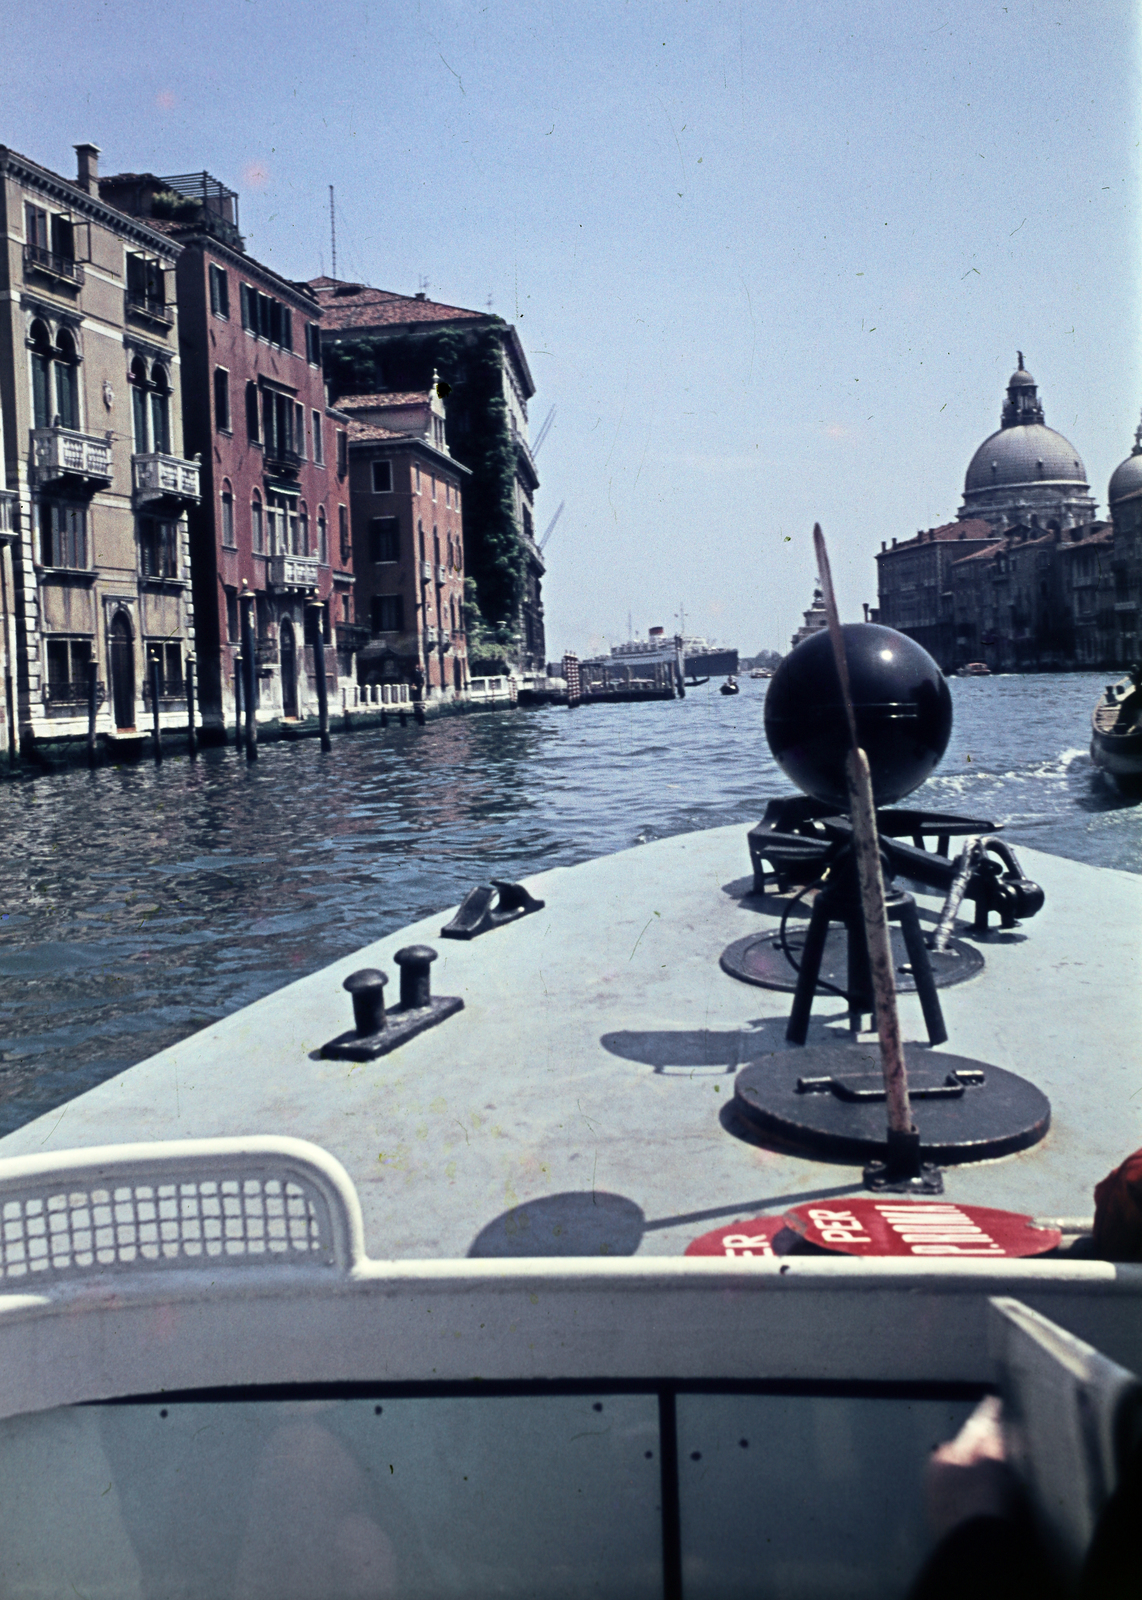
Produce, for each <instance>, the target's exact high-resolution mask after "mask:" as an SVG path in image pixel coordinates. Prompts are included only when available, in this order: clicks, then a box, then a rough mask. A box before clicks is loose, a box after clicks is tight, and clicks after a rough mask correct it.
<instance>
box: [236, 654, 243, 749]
mask: <svg viewBox="0 0 1142 1600" xmlns="http://www.w3.org/2000/svg"><path fill="white" fill-rule="evenodd" d="M245 670H246V664H245V662H244V661H243V660H242V652H241V651H240V650H239V651H238V654H237V655H236V656H235V657H234V748H235V750H239V751H240V750H241V748H242V674H243V672H245Z"/></svg>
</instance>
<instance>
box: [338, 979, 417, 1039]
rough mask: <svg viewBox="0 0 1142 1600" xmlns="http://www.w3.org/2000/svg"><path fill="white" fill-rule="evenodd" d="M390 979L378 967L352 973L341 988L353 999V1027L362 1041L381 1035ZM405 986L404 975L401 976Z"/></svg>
mask: <svg viewBox="0 0 1142 1600" xmlns="http://www.w3.org/2000/svg"><path fill="white" fill-rule="evenodd" d="M388 981H389V980H388V979H387V978H386V977H385V975H384V973H383V972H379V971H378V970H377V968H376V967H362V968H361V970H360V971H359V972H351V973H350V974H349V976H348V977H347V978H346V979H345V982H344V983H343V984H342V985H341V987H342V988H343V989H345V990H347V991H348V993H349V994H350V995H352V997H353V1026H354V1027H355V1028H356V1030H357V1033H358V1034H359V1035H360V1037H361V1038H362V1039H366V1038H368V1037H369V1035H370V1034H374V1033H380V1031H381V1029H382V1028H383V1027H384V1025H385V984H386V983H388ZM401 981H402V984H403V981H404V975H403V973H402V975H401Z"/></svg>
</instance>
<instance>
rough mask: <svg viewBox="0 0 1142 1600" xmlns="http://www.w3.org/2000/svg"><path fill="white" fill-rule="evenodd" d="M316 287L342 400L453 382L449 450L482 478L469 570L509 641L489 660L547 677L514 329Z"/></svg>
mask: <svg viewBox="0 0 1142 1600" xmlns="http://www.w3.org/2000/svg"><path fill="white" fill-rule="evenodd" d="M310 287H311V288H312V289H313V291H314V293H315V294H316V295H317V297H318V300H319V301H320V304H321V308H322V312H323V317H322V327H323V330H324V344H325V352H326V359H325V368H326V375H327V377H329V379H330V382H331V385H332V393H333V395H334V398H335V399H336V398H338V397H339V396H341V395H343V394H346V393H361V392H363V390H364V389H365V388H366V387H367V388H368V389H369V390H370V391H371V392H377V391H379V390H382V389H383V390H386V391H388V390H391V391H397V392H411V391H416V392H420V393H423V392H424V391H426V390H427V388H428V386H429V384H430V383H431V382H432V381H433V374H434V372H439V373H440V374H441V375H442V376H444V377H445V378H446V379H447V380H448V383H449V384H450V385H451V390H452V392H451V394H450V395H449V400H448V419H447V438H448V446H449V450H450V452H451V455H452V457H453V459H454V460H455V461H457V462H463V463H464V464H465V465H466V466H468V467H470V468H471V469H472V476H471V478H470V479H469V480H468V489H467V492H466V495H465V503H464V531H465V542H466V546H467V550H468V562H467V572H468V575H469V576H470V577H472V578H473V579H474V580H475V585H476V593H477V598H478V602H479V606H480V608H481V611H482V613H483V616H484V619H485V621H486V622H487V623H488V624H489V625H490V627H491V628H492V629H493V630H494V631H495V632H496V633H497V634H498V635H499V637H500V640H501V644H500V645H499V646H495V647H493V648H492V651H491V655H492V657H494V658H495V659H503V660H505V661H510V662H512V663H513V664H514V665H515V666H516V667H517V668H519V669H520V670H521V671H525V672H544V671H546V662H547V641H546V635H545V631H544V617H543V587H542V586H543V577H544V571H545V568H544V564H543V557H542V555H541V553H540V550H539V546H538V543H537V541H536V534H535V496H536V493H537V491H538V489H539V474H538V472H537V471H536V466H535V458H534V456H533V454H532V450H531V446H530V445H529V443H528V431H527V430H528V422H527V407H528V402H529V400H531V398H532V396H533V395H534V394H535V384H534V382H533V380H532V376H531V371H530V368H529V367H528V363H527V357H526V355H525V354H524V350H523V345H522V344H521V343H520V339H519V335H518V334H517V333H516V330H515V329H514V328H513V327H511V326H510V325H509V324H507V323H505V322H504V321H503V319H502V318H500V317H496V316H493V315H492V314H491V313H490V312H485V311H472V310H470V309H466V308H465V307H463V306H450V305H445V304H443V303H442V302H440V301H437V300H429V299H428V297H427V296H426V295H424V294H416V295H403V294H394V293H392V292H391V291H389V290H386V289H374V288H372V287H370V286H369V285H368V284H360V283H341V282H338V281H337V280H336V279H333V278H314V279H312V280H311V283H310ZM338 403H340V400H338ZM505 507H507V508H509V509H508V514H507V517H506V518H505V515H504V510H505ZM505 521H507V522H508V523H509V524H510V526H508V527H505V526H504V523H505ZM363 620H364V618H363V617H362V621H363Z"/></svg>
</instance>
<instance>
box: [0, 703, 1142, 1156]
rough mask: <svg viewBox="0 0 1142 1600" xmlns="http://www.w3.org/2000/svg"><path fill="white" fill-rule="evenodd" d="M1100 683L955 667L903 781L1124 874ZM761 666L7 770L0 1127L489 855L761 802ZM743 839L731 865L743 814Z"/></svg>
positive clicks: (712, 822)
mask: <svg viewBox="0 0 1142 1600" xmlns="http://www.w3.org/2000/svg"><path fill="white" fill-rule="evenodd" d="M1102 683H1103V678H1102V677H1101V676H1097V675H1093V674H1086V673H1083V674H1074V675H1068V676H1058V677H1054V676H1051V677H1046V676H1044V677H1025V678H1016V677H1008V678H992V679H964V680H956V681H954V682H953V684H952V693H953V696H954V699H955V706H956V724H955V730H954V732H953V736H952V742H951V745H950V746H949V749H948V753H947V755H946V756H945V758H944V762H943V764H942V766H941V768H940V769H939V771H938V772H937V774H936V775H935V776H934V777H933V778H932V779H931V780H930V781H929V782H928V784H926V785H925V787H924V789H923V790H921V791H918V793H917V796H916V797H915V799H916V803H919V804H926V805H928V806H930V807H931V808H933V809H938V810H958V811H965V812H968V813H970V814H972V815H976V816H979V817H982V818H986V819H989V820H992V821H995V822H1004V823H1006V824H1007V829H1006V831H1007V834H1008V836H1009V838H1010V839H1011V840H1012V842H1013V843H1015V844H1016V845H1017V844H1018V843H1019V841H1021V840H1022V841H1023V842H1025V843H1027V844H1029V845H1033V846H1035V847H1036V848H1038V849H1044V850H1053V851H1056V852H1058V853H1059V854H1062V855H1068V856H1073V857H1075V858H1077V859H1079V860H1082V861H1087V862H1090V863H1092V864H1094V865H1099V866H1113V867H1120V868H1125V869H1127V870H1129V871H1133V872H1142V808H1140V807H1139V806H1138V805H1137V804H1136V803H1127V802H1124V801H1123V800H1122V798H1121V797H1120V796H1118V795H1117V794H1116V792H1115V791H1114V790H1113V788H1112V787H1111V786H1110V785H1109V784H1108V783H1107V781H1106V780H1104V779H1103V778H1102V777H1101V776H1100V775H1099V774H1097V773H1096V772H1095V771H1094V770H1093V769H1092V767H1091V765H1090V761H1089V758H1088V756H1087V748H1086V747H1087V741H1088V736H1089V718H1090V710H1091V707H1092V705H1093V703H1094V701H1095V699H1096V698H1097V696H1098V692H1099V690H1100V688H1101V686H1102ZM765 687H766V686H765V684H764V682H758V683H753V682H749V681H748V680H747V681H745V682H744V683H743V689H742V693H741V694H740V695H739V696H738V697H737V698H736V699H729V698H723V697H722V696H720V695H719V694H717V693H716V692H712V691H714V690H715V688H716V686H715V685H710V686H709V687H708V688H706V689H701V690H697V691H691V693H690V694H689V695H688V696H687V698H686V700H684V701H681V702H679V701H672V702H666V703H662V704H654V705H649V706H613V707H607V708H591V709H588V710H581V711H578V712H575V713H570V714H569V713H568V712H567V711H565V710H563V709H554V708H553V709H549V710H543V711H516V712H493V713H482V714H479V715H472V716H467V717H453V718H448V719H444V720H441V721H440V722H437V723H435V724H431V725H429V726H428V727H427V728H417V727H415V726H414V727H410V728H407V729H399V728H390V729H387V730H385V731H384V732H379V731H378V732H362V733H355V734H349V735H346V736H340V737H336V738H335V739H334V742H333V750H332V753H331V754H329V755H322V753H321V751H320V750H319V749H318V747H317V744H316V741H312V740H307V741H305V742H304V743H298V744H292V745H291V744H278V745H266V746H263V747H262V749H261V753H260V759H259V760H258V762H257V763H256V764H255V765H254V766H252V767H250V766H247V764H246V762H245V761H244V760H240V759H238V757H237V756H236V754H235V752H234V751H233V750H214V751H208V752H206V753H205V754H204V755H203V756H202V757H200V759H199V760H198V762H197V763H191V762H189V761H187V760H185V759H182V760H168V761H167V762H166V763H165V764H164V765H163V766H162V767H161V768H158V769H155V768H154V767H153V766H149V765H140V766H137V767H123V768H119V769H104V770H100V771H98V772H95V773H87V772H82V771H79V772H72V773H67V774H63V775H60V776H53V777H44V778H37V779H35V780H34V781H28V782H23V783H15V784H9V785H6V786H4V787H3V789H2V790H0V815H2V816H3V824H4V836H5V847H6V848H5V860H6V870H5V873H4V890H3V894H4V901H3V906H2V908H0V914H2V916H3V920H2V921H0V1132H7V1131H9V1130H10V1129H12V1128H13V1127H16V1126H18V1125H19V1124H20V1123H21V1122H24V1121H27V1120H28V1119H29V1118H30V1117H32V1116H35V1115H38V1114H39V1113H40V1112H42V1111H45V1110H48V1109H49V1108H50V1107H52V1106H54V1105H58V1104H60V1103H61V1102H62V1101H64V1100H66V1099H69V1098H70V1097H71V1096H72V1095H74V1094H77V1093H78V1092H80V1090H82V1089H85V1088H88V1087H90V1086H91V1085H92V1084H94V1083H97V1082H99V1081H100V1080H101V1079H103V1078H106V1077H108V1076H110V1075H111V1074H112V1073H115V1072H118V1071H120V1070H121V1069H122V1068H124V1067H127V1066H130V1065H131V1064H132V1063H133V1062H135V1061H138V1060H141V1059H142V1058H143V1057H144V1056H148V1055H151V1054H153V1053H154V1052H155V1051H156V1050H159V1049H161V1048H163V1047H164V1046H165V1045H168V1044H171V1043H173V1042H174V1041H175V1040H176V1039H179V1038H181V1037H184V1036H185V1035H186V1034H188V1033H190V1032H193V1031H194V1030H195V1029H196V1028H199V1027H202V1026H203V1025H204V1024H205V1023H207V1022H211V1021H213V1020H214V1019H216V1018H217V1017H220V1016H223V1015H225V1014H226V1013H227V1012H230V1011H233V1010H235V1009H236V1008H237V1007H239V1006H242V1005H246V1004H247V1003H248V1002H249V1001H251V1000H254V999H256V998H257V997H258V996H259V995H262V994H265V993H267V992H268V991H269V990H271V989H275V988H277V987H279V986H280V985H281V984H283V983H287V982H289V981H290V980H291V979H293V978H295V977H300V976H301V975H302V974H304V973H306V972H311V971H313V970H314V969H315V968H317V967H320V966H323V965H324V964H325V963H327V962H329V961H332V960H334V959H335V958H337V957H339V956H341V955H344V954H347V953H348V952H349V951H351V950H353V949H354V948H356V947H357V946H358V945H361V944H364V943H366V942H368V941H370V940H372V939H376V938H378V937H379V936H380V935H381V934H383V933H385V932H388V931H391V930H392V929H394V928H399V927H402V926H403V925H405V924H406V923H409V922H412V921H414V920H416V919H417V918H419V917H421V916H425V915H427V914H429V913H430V912H432V911H434V910H437V909H439V908H440V907H442V906H446V905H451V904H454V903H455V902H456V901H457V900H459V899H460V898H461V896H462V895H463V894H464V893H465V892H466V891H467V890H468V889H469V888H471V886H472V885H473V884H474V883H477V882H480V881H483V880H484V879H485V878H486V877H488V876H489V875H491V874H495V875H496V876H497V877H501V876H503V877H517V876H518V877H523V876H526V875H527V874H529V873H533V872H538V871H541V870H543V869H544V868H546V867H552V866H564V865H569V864H572V863H574V862H576V861H583V860H586V859H587V858H588V857H591V856H598V855H603V854H606V853H608V852H610V851H613V850H621V849H625V848H627V847H628V846H630V845H634V844H637V843H639V842H640V841H645V840H647V839H653V838H659V837H662V836H663V835H666V834H672V833H679V832H684V831H687V830H689V829H694V828H709V827H716V826H719V825H720V824H722V823H732V822H740V823H742V824H743V825H748V824H751V823H753V822H755V821H757V819H758V817H759V816H760V815H761V812H762V810H763V808H764V802H765V800H766V799H767V798H769V796H771V795H773V794H778V793H784V792H787V791H788V788H789V785H788V784H787V783H786V782H785V781H784V780H783V779H782V778H781V775H780V774H779V773H778V772H777V770H776V768H775V766H774V764H773V761H772V759H771V758H770V756H769V752H768V749H767V747H766V744H765V739H764V735H763V733H762V708H763V704H764V694H765ZM969 758H970V759H969ZM742 855H743V871H744V870H745V868H746V858H745V844H744V838H743V844H742Z"/></svg>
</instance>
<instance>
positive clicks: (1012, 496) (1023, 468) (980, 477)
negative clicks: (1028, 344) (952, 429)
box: [959, 350, 1094, 522]
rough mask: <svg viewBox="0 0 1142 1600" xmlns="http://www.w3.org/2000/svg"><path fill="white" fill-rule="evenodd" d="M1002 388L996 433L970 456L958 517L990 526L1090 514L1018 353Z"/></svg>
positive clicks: (1074, 465) (1076, 462)
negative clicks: (978, 519)
mask: <svg viewBox="0 0 1142 1600" xmlns="http://www.w3.org/2000/svg"><path fill="white" fill-rule="evenodd" d="M1018 356H1019V359H1018V363H1017V365H1016V368H1015V371H1014V372H1013V373H1012V374H1011V377H1010V378H1009V380H1008V383H1007V397H1006V399H1005V400H1004V402H1003V410H1002V413H1001V415H1000V425H999V431H998V432H997V433H993V434H992V435H991V437H990V438H988V439H985V440H984V441H983V443H982V444H981V445H980V447H979V449H978V450H977V451H976V453H975V454H974V455H973V456H972V458H971V462H970V463H969V465H968V470H967V476H966V477H965V479H964V503H963V505H962V506H961V507H960V510H959V516H960V517H961V518H962V517H975V516H983V517H987V518H988V519H989V520H991V521H993V522H997V521H999V520H1001V519H1006V520H1008V521H1010V522H1023V521H1032V520H1039V519H1041V518H1044V517H1060V518H1062V517H1078V518H1080V519H1082V518H1083V517H1086V516H1090V515H1093V512H1094V501H1093V500H1092V499H1091V496H1090V489H1089V486H1088V484H1087V478H1086V468H1085V467H1084V466H1083V464H1082V460H1081V458H1080V456H1079V453H1078V451H1077V450H1076V449H1075V447H1074V445H1073V444H1072V443H1071V442H1070V440H1069V439H1064V438H1063V436H1062V434H1061V433H1056V432H1055V430H1054V428H1048V427H1047V425H1046V422H1045V420H1044V417H1043V402H1042V401H1041V400H1040V399H1039V393H1038V389H1037V387H1036V384H1035V380H1034V378H1033V377H1032V376H1031V374H1030V373H1029V372H1028V371H1027V369H1026V367H1025V366H1024V365H1023V352H1022V350H1020V351H1019V353H1018Z"/></svg>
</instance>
